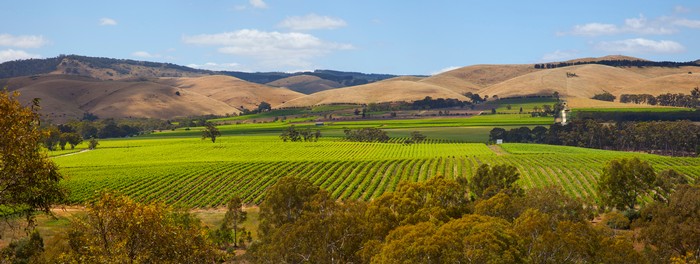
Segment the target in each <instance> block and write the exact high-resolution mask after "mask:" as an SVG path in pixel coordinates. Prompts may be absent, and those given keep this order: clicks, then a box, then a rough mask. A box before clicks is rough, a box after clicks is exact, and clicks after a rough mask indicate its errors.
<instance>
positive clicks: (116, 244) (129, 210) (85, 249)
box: [59, 193, 218, 263]
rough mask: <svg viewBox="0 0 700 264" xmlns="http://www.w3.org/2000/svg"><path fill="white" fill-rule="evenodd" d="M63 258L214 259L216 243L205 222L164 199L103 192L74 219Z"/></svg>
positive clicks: (79, 260)
mask: <svg viewBox="0 0 700 264" xmlns="http://www.w3.org/2000/svg"><path fill="white" fill-rule="evenodd" d="M68 244H69V245H70V249H69V251H68V252H66V253H65V254H63V255H62V256H61V260H62V261H59V262H70V263H134V262H138V263H212V262H213V261H214V260H216V259H218V253H217V251H216V248H215V247H214V245H213V244H212V242H211V240H210V239H209V237H208V236H207V232H206V230H205V227H204V226H203V225H202V223H201V222H200V221H199V219H197V218H196V217H195V216H193V215H191V214H190V213H187V212H180V211H174V210H172V209H170V208H169V207H167V206H166V205H164V204H162V203H154V204H142V203H138V202H135V201H134V200H132V199H130V198H128V197H126V196H121V195H116V194H113V193H102V194H101V195H100V197H99V199H98V200H97V201H96V202H94V203H93V204H91V205H89V206H87V208H86V214H85V216H84V217H81V218H79V219H78V220H77V221H74V222H73V224H72V227H71V230H70V231H69V234H68Z"/></svg>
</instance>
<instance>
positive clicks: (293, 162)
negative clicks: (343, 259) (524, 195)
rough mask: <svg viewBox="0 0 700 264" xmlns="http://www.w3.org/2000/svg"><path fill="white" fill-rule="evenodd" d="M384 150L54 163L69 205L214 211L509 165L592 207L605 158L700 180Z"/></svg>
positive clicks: (538, 148)
mask: <svg viewBox="0 0 700 264" xmlns="http://www.w3.org/2000/svg"><path fill="white" fill-rule="evenodd" d="M392 142H394V143H355V142H345V141H342V140H339V139H332V138H325V139H323V140H321V141H319V142H303V143H301V142H294V143H292V142H288V143H283V142H281V141H280V140H279V139H278V138H276V137H266V136H249V137H245V136H238V137H223V138H221V139H220V140H219V141H217V142H216V143H215V144H212V143H211V142H209V141H202V140H199V139H195V138H179V139H131V140H112V141H103V142H102V143H101V145H100V148H98V149H96V150H92V151H88V152H84V153H79V154H76V155H69V156H60V157H55V158H54V161H56V163H58V164H59V166H60V167H61V171H62V173H63V174H64V175H65V176H66V180H65V181H64V184H65V186H66V187H67V188H68V189H69V190H70V202H71V203H81V202H84V201H87V200H90V199H91V198H92V197H94V195H95V194H96V193H97V192H99V191H101V190H106V189H110V190H117V191H119V192H121V193H124V194H127V195H129V196H131V197H134V198H136V199H139V200H143V201H165V202H167V203H170V204H176V205H181V206H185V207H198V208H207V207H218V206H222V205H224V203H225V201H226V199H228V198H229V197H231V196H232V195H233V194H238V195H240V196H241V197H242V198H243V199H245V201H246V202H247V203H250V204H258V203H260V202H261V201H262V199H263V198H264V192H265V189H266V188H267V187H269V186H270V185H272V184H274V183H275V182H276V180H277V179H278V178H279V177H282V176H289V175H291V176H297V177H303V178H306V179H309V180H310V181H311V182H313V183H314V184H316V185H318V186H321V187H322V188H324V189H326V190H327V191H328V192H329V193H330V194H331V195H332V196H333V197H334V198H337V199H360V200H370V199H372V198H376V197H378V196H379V195H381V194H382V193H385V192H390V191H393V190H395V188H396V186H397V184H398V183H399V182H401V181H424V180H426V179H428V178H430V177H433V176H435V175H444V176H446V177H449V178H454V177H459V176H466V177H468V178H469V177H471V175H472V174H473V173H474V171H475V170H476V168H477V167H478V166H479V165H480V164H484V163H487V164H501V163H505V164H512V165H514V166H516V167H517V168H518V170H519V171H520V173H521V179H520V184H521V185H522V186H524V187H525V188H531V187H541V186H548V185H557V186H561V187H562V188H563V189H564V190H565V191H566V192H567V193H568V194H570V195H572V196H578V197H582V198H584V199H587V200H589V201H593V200H595V199H596V194H595V185H596V179H597V177H598V175H599V173H600V171H601V168H602V166H603V164H604V163H605V162H606V161H608V160H610V159H613V158H619V157H628V156H630V157H631V156H637V157H639V158H641V159H644V160H647V161H649V162H650V163H651V164H652V165H653V166H654V168H655V169H656V170H663V169H666V168H673V169H675V170H677V171H680V172H682V173H684V174H685V175H687V176H688V177H689V178H690V179H691V180H694V179H698V178H699V177H700V159H696V158H671V157H661V156H656V155H647V154H636V153H624V152H613V151H603V150H591V149H583V148H574V147H562V146H548V145H534V144H504V145H502V148H503V150H504V152H507V154H504V155H496V153H495V152H493V151H492V150H491V149H489V148H488V147H487V146H486V145H484V144H479V143H455V142H448V141H444V140H431V141H428V142H427V143H422V144H412V145H406V144H403V143H401V142H402V140H401V139H395V140H393V141H392Z"/></svg>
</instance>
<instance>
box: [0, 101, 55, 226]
mask: <svg viewBox="0 0 700 264" xmlns="http://www.w3.org/2000/svg"><path fill="white" fill-rule="evenodd" d="M18 97H19V93H9V92H8V91H6V90H3V91H0V111H1V112H2V114H1V115H0V131H2V136H0V207H2V208H3V209H2V211H3V214H0V219H6V218H8V217H15V216H24V217H25V219H26V220H27V223H28V225H27V227H28V229H27V230H30V229H31V228H33V224H34V221H33V220H34V216H35V212H36V211H43V212H45V213H50V211H49V209H50V208H51V206H52V205H54V204H56V203H59V202H61V201H63V200H64V199H65V197H66V194H65V191H64V190H63V189H62V188H61V187H60V185H59V182H60V181H61V179H62V178H63V177H62V176H61V174H59V173H58V167H57V166H56V164H54V163H53V161H51V160H50V159H49V158H48V157H47V156H46V155H45V154H43V151H42V150H41V147H40V142H41V139H42V137H43V136H45V135H46V132H44V131H41V130H40V128H39V122H40V121H39V114H38V113H37V111H38V109H39V101H38V100H34V103H33V104H32V106H30V107H24V106H22V105H21V104H20V103H19V101H18Z"/></svg>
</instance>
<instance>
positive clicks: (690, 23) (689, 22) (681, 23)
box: [673, 18, 700, 28]
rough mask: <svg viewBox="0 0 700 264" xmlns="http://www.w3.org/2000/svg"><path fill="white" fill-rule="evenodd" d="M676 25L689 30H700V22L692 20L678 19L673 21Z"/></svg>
mask: <svg viewBox="0 0 700 264" xmlns="http://www.w3.org/2000/svg"><path fill="white" fill-rule="evenodd" d="M673 24H674V25H678V26H682V27H687V28H700V20H690V19H685V18H683V19H676V20H674V21H673Z"/></svg>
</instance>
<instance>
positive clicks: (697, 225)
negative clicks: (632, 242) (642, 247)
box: [640, 185, 700, 263]
mask: <svg viewBox="0 0 700 264" xmlns="http://www.w3.org/2000/svg"><path fill="white" fill-rule="evenodd" d="M641 215H642V216H641V218H640V219H641V220H643V221H641V227H642V230H641V239H642V241H644V242H646V243H647V245H648V246H651V247H649V250H651V251H652V252H655V253H656V255H658V256H657V258H658V259H655V260H653V261H652V262H658V263H661V262H669V258H670V257H672V256H677V257H685V256H690V259H694V260H695V261H696V263H697V261H698V260H700V186H697V185H695V186H692V185H680V186H679V187H678V189H677V190H676V191H675V192H674V193H673V194H671V196H670V200H669V202H668V203H663V202H656V203H654V204H651V205H650V206H648V207H647V208H644V209H642V211H641ZM688 263H692V262H688Z"/></svg>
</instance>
